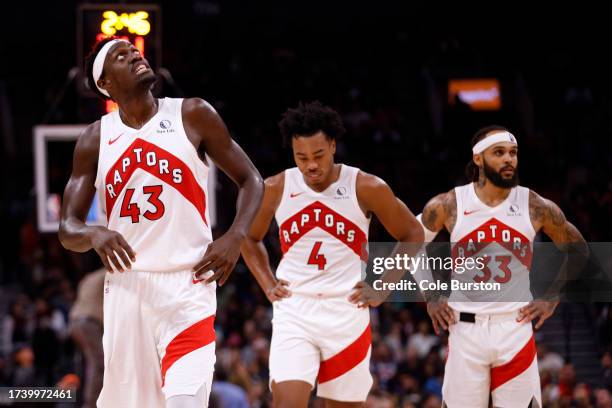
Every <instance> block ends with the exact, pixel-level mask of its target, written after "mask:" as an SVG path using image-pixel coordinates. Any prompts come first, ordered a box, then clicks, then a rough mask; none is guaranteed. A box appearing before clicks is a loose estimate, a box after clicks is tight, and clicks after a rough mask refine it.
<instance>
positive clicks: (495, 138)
mask: <svg viewBox="0 0 612 408" xmlns="http://www.w3.org/2000/svg"><path fill="white" fill-rule="evenodd" d="M501 142H509V143H512V144H514V145H517V146H518V143H517V142H516V137H514V135H513V134H512V133H510V132H505V131H501V132H498V133H493V134H492V135H490V136H487V137H485V138H484V139H482V140H481V141H480V142H478V143H476V144H475V145H474V147H473V148H472V153H474V154H480V153H482V152H484V151H485V150H486V149H487V148H489V147H491V146H493V145H494V144H497V143H501Z"/></svg>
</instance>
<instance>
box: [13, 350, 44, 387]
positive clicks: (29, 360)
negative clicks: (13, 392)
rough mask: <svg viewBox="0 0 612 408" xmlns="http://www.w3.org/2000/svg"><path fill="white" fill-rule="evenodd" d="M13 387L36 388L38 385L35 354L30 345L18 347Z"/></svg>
mask: <svg viewBox="0 0 612 408" xmlns="http://www.w3.org/2000/svg"><path fill="white" fill-rule="evenodd" d="M13 364H14V367H13V378H12V379H11V385H12V386H13V387H34V386H36V385H38V384H37V383H38V381H37V380H36V369H35V367H34V352H33V351H32V348H31V347H30V346H28V345H18V346H16V347H15V352H14V354H13Z"/></svg>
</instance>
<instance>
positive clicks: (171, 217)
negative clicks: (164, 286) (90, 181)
mask: <svg viewBox="0 0 612 408" xmlns="http://www.w3.org/2000/svg"><path fill="white" fill-rule="evenodd" d="M158 101H159V109H158V111H157V113H156V114H155V115H154V116H153V117H152V118H151V119H150V120H149V121H148V122H147V123H146V124H145V125H144V126H143V127H142V128H140V129H133V128H130V127H128V126H127V125H125V124H124V123H123V122H122V121H121V118H120V116H119V111H118V110H116V111H114V112H111V113H109V114H107V115H105V116H103V117H102V120H101V128H100V154H99V160H98V173H97V177H96V182H95V185H96V188H97V191H98V195H99V197H100V206H101V208H102V209H103V211H104V212H105V213H106V219H107V221H108V228H109V229H111V230H114V231H117V232H119V233H121V235H123V237H124V238H125V239H126V241H127V242H128V243H129V244H130V246H131V247H132V249H134V251H135V252H136V254H137V256H136V262H134V263H133V265H132V270H139V271H147V272H157V271H160V272H161V271H164V272H172V271H179V270H188V269H190V268H191V267H193V266H194V265H195V264H196V263H197V262H198V261H199V260H200V259H201V258H202V256H203V255H204V252H205V251H206V248H207V246H208V244H209V243H210V242H211V241H212V234H211V229H210V224H209V219H210V218H209V214H208V207H207V205H206V204H207V203H206V198H207V178H208V167H207V166H206V165H205V164H204V162H202V160H201V159H200V157H199V156H198V153H197V151H196V149H195V148H194V146H193V145H192V144H191V142H190V141H189V139H188V138H187V134H186V133H185V130H184V128H183V120H182V114H181V106H182V102H183V99H174V98H161V99H158Z"/></svg>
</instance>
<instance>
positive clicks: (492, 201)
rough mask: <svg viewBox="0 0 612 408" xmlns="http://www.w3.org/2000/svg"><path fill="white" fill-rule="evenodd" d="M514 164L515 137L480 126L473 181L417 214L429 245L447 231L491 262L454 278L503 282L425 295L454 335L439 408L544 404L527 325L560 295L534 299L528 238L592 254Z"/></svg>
mask: <svg viewBox="0 0 612 408" xmlns="http://www.w3.org/2000/svg"><path fill="white" fill-rule="evenodd" d="M517 166H518V142H517V139H516V138H515V137H514V135H512V134H511V133H510V132H509V131H508V130H507V129H506V128H504V127H501V126H488V127H485V128H482V129H481V130H479V131H478V132H477V133H476V134H475V135H474V137H473V139H472V160H471V161H470V162H469V164H468V167H467V173H468V174H467V176H468V178H469V179H470V181H471V183H469V184H466V185H464V186H460V187H456V188H455V189H453V190H451V191H449V192H447V193H443V194H440V195H438V196H436V197H434V198H433V199H431V200H430V201H429V202H428V203H427V204H426V205H425V208H424V209H423V214H422V216H421V215H419V217H418V218H419V220H420V221H421V222H422V224H423V226H424V233H425V241H431V240H432V239H433V238H434V237H435V236H436V234H437V233H438V232H439V231H440V230H441V229H442V228H446V230H447V231H449V232H450V234H451V236H450V239H451V243H452V244H451V245H452V254H453V256H458V257H478V256H483V257H484V258H485V259H486V263H485V268H483V269H482V270H480V271H475V273H474V274H468V273H464V274H453V277H454V278H456V279H460V280H465V281H471V282H472V283H473V282H474V281H476V282H478V283H491V282H497V283H499V284H500V287H501V290H499V291H494V292H493V291H491V292H488V293H487V292H475V293H468V292H466V291H453V292H452V293H451V294H450V297H449V298H448V301H447V299H446V298H444V297H441V298H437V299H436V298H428V302H427V311H428V313H429V315H430V316H431V318H432V322H433V325H434V329H435V331H436V333H439V331H440V328H443V329H447V328H448V330H449V332H450V334H449V340H448V342H449V344H448V346H449V354H448V358H447V361H446V368H445V373H444V384H443V387H442V397H443V406H446V407H449V408H455V407H474V408H480V407H482V408H485V407H488V406H489V396H491V397H492V402H493V406H494V407H504V408H512V407H516V408H525V407H532V408H536V407H541V406H542V401H541V392H540V379H539V375H538V368H537V359H536V348H535V341H534V336H533V329H532V326H531V321H532V320H534V321H536V329H537V328H539V327H540V326H541V325H542V323H543V322H544V321H545V320H546V319H547V318H549V317H550V316H551V315H552V313H553V311H554V309H555V307H556V306H557V304H558V300H557V298H556V295H558V293H556V292H555V291H553V292H550V291H549V293H548V294H549V295H551V297H549V296H546V297H544V298H542V299H537V300H535V301H531V302H530V301H529V300H530V299H532V296H531V292H530V279H529V271H530V267H531V260H532V243H533V241H534V237H535V235H536V233H537V232H538V231H542V232H544V233H545V234H546V235H548V236H549V237H550V238H551V239H552V240H553V241H554V242H555V244H557V246H558V247H559V249H561V250H564V249H565V250H566V251H567V250H568V247H570V245H568V244H572V245H571V246H572V247H575V248H576V249H578V251H579V252H580V253H583V254H586V253H588V248H587V247H586V243H585V242H584V238H583V237H582V235H581V234H580V232H579V231H578V230H577V229H576V227H574V226H573V225H572V224H571V223H569V222H568V221H567V220H566V219H565V216H564V215H563V213H562V212H561V210H560V209H559V207H558V206H557V205H556V204H555V203H553V202H552V201H549V200H546V199H544V198H542V197H540V196H539V195H538V194H536V193H535V192H533V191H531V190H529V189H528V188H525V187H522V186H519V185H518V173H517ZM553 286H554V285H553ZM557 292H558V291H557ZM426 297H427V296H426Z"/></svg>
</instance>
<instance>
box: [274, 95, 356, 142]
mask: <svg viewBox="0 0 612 408" xmlns="http://www.w3.org/2000/svg"><path fill="white" fill-rule="evenodd" d="M278 127H279V129H280V132H281V135H282V137H283V143H284V145H285V146H287V145H288V144H289V143H290V142H291V139H292V138H296V137H298V136H301V137H310V136H313V135H314V134H316V133H317V132H323V133H324V134H325V136H326V137H327V138H328V139H330V140H336V139H338V138H340V137H341V136H342V135H343V134H344V132H346V129H345V128H344V125H343V124H342V118H341V117H340V114H338V112H336V111H335V110H333V109H332V108H330V107H329V106H325V105H323V104H322V103H321V102H319V101H313V102H300V103H299V104H298V106H297V108H289V109H287V111H286V112H285V113H284V114H283V116H282V119H281V120H280V122H278Z"/></svg>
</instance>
